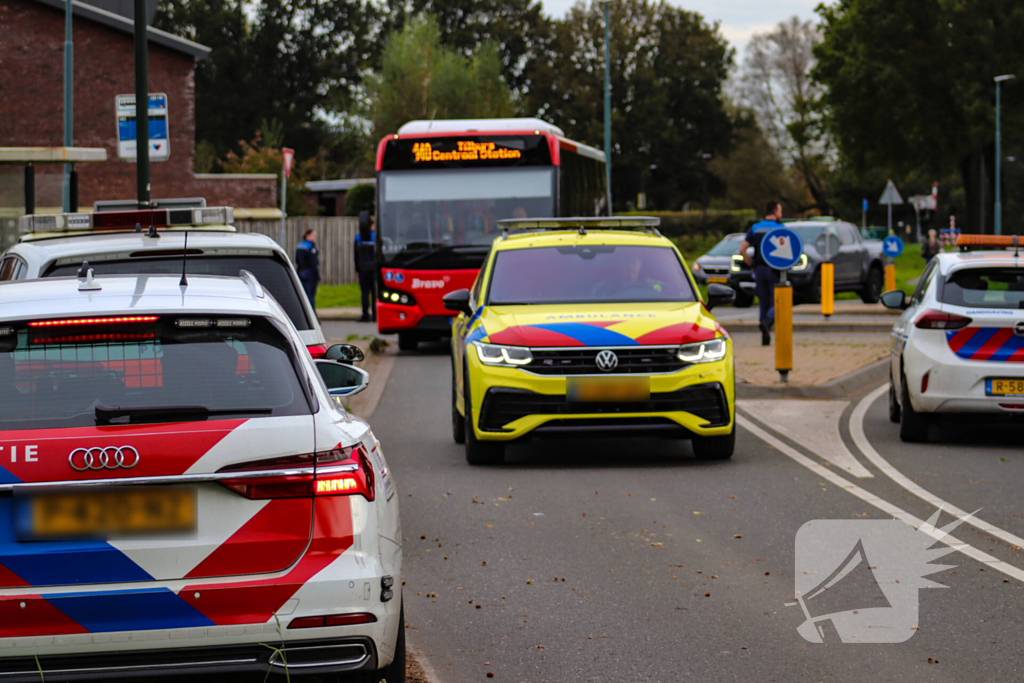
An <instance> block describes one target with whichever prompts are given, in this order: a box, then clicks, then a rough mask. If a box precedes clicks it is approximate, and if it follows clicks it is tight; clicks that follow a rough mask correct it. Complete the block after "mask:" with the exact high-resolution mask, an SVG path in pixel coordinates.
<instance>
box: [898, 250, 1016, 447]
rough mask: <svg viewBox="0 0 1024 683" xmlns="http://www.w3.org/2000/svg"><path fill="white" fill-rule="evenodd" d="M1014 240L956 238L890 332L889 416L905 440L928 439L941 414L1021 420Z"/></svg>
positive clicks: (905, 302)
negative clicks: (956, 248) (957, 249)
mask: <svg viewBox="0 0 1024 683" xmlns="http://www.w3.org/2000/svg"><path fill="white" fill-rule="evenodd" d="M1016 239H1017V238H1016V237H1011V236H992V235H961V236H960V238H959V240H958V242H957V244H958V245H959V247H960V249H961V251H960V252H959V253H952V254H939V255H938V256H936V257H935V258H934V259H932V261H931V263H929V264H928V267H927V268H925V271H924V273H923V274H922V275H921V277H920V279H919V281H918V285H917V288H916V289H915V291H914V293H913V295H912V296H911V297H910V298H909V299H908V298H907V296H906V294H904V293H903V292H902V291H893V292H886V293H885V294H883V295H882V303H883V304H884V305H885V306H886V307H888V308H894V309H898V310H903V315H902V316H901V317H900V319H899V322H897V323H896V325H895V326H894V327H893V330H892V347H891V366H890V372H889V417H890V419H891V420H892V421H893V422H899V424H900V438H901V439H903V440H904V441H927V439H928V436H929V435H928V427H929V424H930V423H931V422H932V421H933V420H934V419H935V417H937V416H938V415H939V414H946V415H949V414H956V413H969V414H971V416H972V419H973V421H977V420H978V419H996V420H1013V419H1020V418H1024V256H1022V255H1021V254H1020V250H1019V249H1018V248H1017V245H1016V242H1015V240H1016Z"/></svg>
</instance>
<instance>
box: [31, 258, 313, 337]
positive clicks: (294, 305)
mask: <svg viewBox="0 0 1024 683" xmlns="http://www.w3.org/2000/svg"><path fill="white" fill-rule="evenodd" d="M190 251H191V250H190ZM80 267H81V265H64V266H54V267H52V268H50V269H49V270H48V271H47V272H46V273H45V274H44V275H43V277H63V276H69V275H76V274H77V273H78V269H79V268H80ZM89 267H90V268H92V269H93V272H94V273H95V274H96V275H134V274H137V273H144V274H152V275H168V274H170V275H176V274H179V273H181V256H168V257H160V258H133V259H126V260H123V261H97V262H96V263H92V262H90V263H89ZM289 268H290V266H288V265H286V264H284V263H281V262H280V261H278V260H277V259H275V258H274V257H272V256H202V255H196V256H192V255H191V254H189V257H188V266H187V270H188V273H189V274H190V275H229V276H232V277H237V276H238V273H239V271H242V270H248V271H249V272H250V273H252V274H253V275H255V276H256V279H257V280H259V283H260V284H261V285H263V287H264V288H266V290H267V291H268V292H270V294H271V295H272V296H273V297H274V298H275V299H276V300H277V303H279V304H281V308H283V309H284V311H285V313H287V314H288V317H289V318H290V319H291V321H292V324H293V325H295V329H297V330H310V329H312V328H313V325H312V324H311V322H310V320H309V318H308V317H307V316H306V309H305V308H303V306H302V300H301V299H299V297H300V296H305V294H304V293H302V292H300V291H299V290H298V289H297V288H296V285H295V282H294V281H293V280H292V277H291V273H289V272H288V269H289Z"/></svg>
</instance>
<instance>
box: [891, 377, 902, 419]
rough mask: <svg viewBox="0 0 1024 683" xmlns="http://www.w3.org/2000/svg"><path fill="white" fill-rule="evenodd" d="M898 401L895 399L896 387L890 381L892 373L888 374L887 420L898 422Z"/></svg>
mask: <svg viewBox="0 0 1024 683" xmlns="http://www.w3.org/2000/svg"><path fill="white" fill-rule="evenodd" d="M899 421H900V402H899V401H897V400H896V387H895V386H894V385H893V382H892V373H890V374H889V422H892V423H895V424H899Z"/></svg>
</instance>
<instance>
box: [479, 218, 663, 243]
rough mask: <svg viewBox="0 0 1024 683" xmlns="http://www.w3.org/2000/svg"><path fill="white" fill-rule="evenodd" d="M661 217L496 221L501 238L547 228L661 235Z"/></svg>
mask: <svg viewBox="0 0 1024 683" xmlns="http://www.w3.org/2000/svg"><path fill="white" fill-rule="evenodd" d="M659 225H661V219H660V218H657V217H655V216H598V217H580V218H506V219H504V220H500V221H498V226H499V227H501V229H502V239H507V238H508V236H509V233H512V232H545V231H549V230H552V231H553V230H576V231H578V232H579V233H580V234H581V235H585V234H587V231H589V230H643V231H646V232H649V233H651V234H652V235H659V236H660V235H661V233H660V232H658V226H659Z"/></svg>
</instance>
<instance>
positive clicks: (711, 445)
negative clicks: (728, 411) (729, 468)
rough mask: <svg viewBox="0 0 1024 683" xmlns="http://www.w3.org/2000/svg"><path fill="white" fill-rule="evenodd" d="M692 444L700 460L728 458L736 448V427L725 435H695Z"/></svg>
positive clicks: (694, 452)
mask: <svg viewBox="0 0 1024 683" xmlns="http://www.w3.org/2000/svg"><path fill="white" fill-rule="evenodd" d="M691 444H692V445H693V454H694V455H695V456H697V459H698V460H728V459H729V458H731V457H732V454H733V451H735V450H736V427H735V426H733V428H732V431H731V432H729V433H728V434H726V435H724V436H695V437H693V440H692V441H691Z"/></svg>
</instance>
